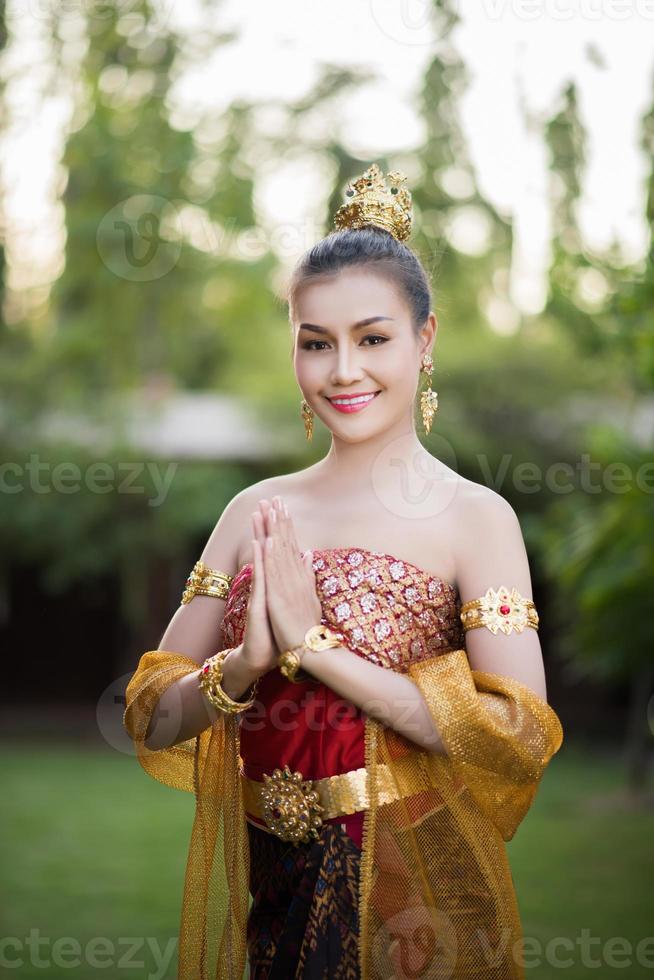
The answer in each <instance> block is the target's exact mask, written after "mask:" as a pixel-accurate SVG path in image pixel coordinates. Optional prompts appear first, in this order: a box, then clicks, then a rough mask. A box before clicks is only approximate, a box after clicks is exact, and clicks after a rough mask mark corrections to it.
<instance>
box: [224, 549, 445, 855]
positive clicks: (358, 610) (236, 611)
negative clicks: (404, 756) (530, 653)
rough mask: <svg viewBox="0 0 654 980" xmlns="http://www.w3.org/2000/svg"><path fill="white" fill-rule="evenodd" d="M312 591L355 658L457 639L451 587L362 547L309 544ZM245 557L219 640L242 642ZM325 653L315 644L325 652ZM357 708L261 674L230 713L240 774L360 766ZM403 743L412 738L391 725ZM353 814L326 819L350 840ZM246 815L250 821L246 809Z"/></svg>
mask: <svg viewBox="0 0 654 980" xmlns="http://www.w3.org/2000/svg"><path fill="white" fill-rule="evenodd" d="M313 568H314V571H315V574H316V592H317V595H318V597H319V599H320V603H321V607H322V616H323V621H324V622H325V623H326V624H327V625H328V626H330V627H331V628H332V629H335V630H338V632H339V633H341V634H342V635H343V636H344V646H346V647H347V648H348V649H349V650H351V651H352V652H353V653H355V654H357V656H360V657H363V658H364V659H366V660H369V661H370V662H372V663H374V664H377V665H379V666H380V667H384V668H387V669H391V670H395V671H399V672H404V671H406V670H407V669H408V667H409V665H410V664H412V663H415V662H417V661H420V660H424V659H428V658H431V657H434V656H438V655H439V654H440V653H446V652H447V651H449V650H453V649H458V648H461V647H463V646H464V634H463V627H462V625H461V622H460V619H459V610H460V606H461V603H460V599H459V595H458V592H457V590H456V588H455V587H454V586H453V585H450V584H449V583H448V582H445V581H443V580H442V579H439V578H437V577H435V576H433V575H431V574H430V573H429V572H426V571H424V570H423V569H421V568H419V567H418V566H417V565H413V564H411V563H410V562H407V561H404V560H402V559H399V558H395V557H394V556H393V555H389V554H386V553H384V552H380V551H368V550H366V549H363V548H357V547H351V548H330V549H324V550H318V549H314V550H313ZM251 575H252V564H251V563H250V562H248V563H247V564H246V565H244V566H243V567H242V568H241V569H240V570H239V572H238V573H237V574H236V575H235V577H234V580H233V581H232V584H231V588H230V592H229V596H228V598H227V605H226V608H225V616H224V619H223V636H224V645H225V646H237V645H238V644H239V643H241V642H242V640H243V635H244V631H245V621H246V611H247V604H248V598H249V594H250V584H251ZM328 655H329V651H328V650H327V651H325V656H328ZM364 730H365V714H364V712H362V711H361V709H360V708H358V707H357V706H356V705H354V704H353V703H352V702H350V701H348V700H347V699H345V698H343V697H342V696H341V695H340V694H337V693H336V692H335V691H333V690H332V689H331V688H329V687H327V685H325V684H323V683H322V682H321V681H318V680H313V679H312V680H309V681H305V682H303V683H291V682H290V681H289V680H287V679H286V678H285V677H284V675H283V674H282V673H281V671H279V670H277V669H275V670H271V671H268V673H266V674H264V675H263V676H262V677H261V679H260V681H259V687H258V692H257V698H256V700H255V703H254V704H253V706H252V707H251V708H250V709H248V710H247V711H244V712H242V713H241V716H240V754H241V759H242V765H243V772H244V773H245V775H246V776H248V777H249V778H251V779H257V780H262V779H263V774H264V773H271V772H272V771H273V769H275V768H276V767H283V766H284V765H285V764H287V765H288V766H289V768H290V769H292V770H295V771H297V770H300V771H301V772H302V773H303V776H304V778H305V779H319V778H322V777H325V776H333V775H337V774H338V773H342V772H348V771H349V770H351V769H359V768H361V767H363V766H364V765H365V757H364V749H365V742H364ZM393 735H394V738H395V739H396V740H397V741H398V742H399V743H400V744H401V743H402V742H405V743H406V748H407V750H409V749H410V748H415V745H414V744H413V743H411V742H409V741H408V740H406V739H404V737H403V736H402V735H400V734H398V733H393ZM362 817H363V814H362V813H358V814H353V815H352V816H351V817H349V818H343V817H340V818H334V819H338V820H339V822H341V823H345V824H346V825H347V830H348V832H349V833H351V835H352V836H353V838H354V839H355V840H357V841H358V842H359V844H360V837H361V825H362ZM248 819H249V820H251V821H252V822H254V823H258V822H259V821H257V819H256V818H255V817H253V816H252V815H248Z"/></svg>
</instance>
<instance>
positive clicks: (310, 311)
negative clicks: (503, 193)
mask: <svg viewBox="0 0 654 980" xmlns="http://www.w3.org/2000/svg"><path fill="white" fill-rule="evenodd" d="M388 179H389V181H390V187H387V186H386V183H385V180H384V178H383V175H382V174H381V171H380V170H379V168H378V167H377V166H376V165H373V166H372V167H371V168H370V169H369V170H368V171H366V173H365V174H363V175H362V176H361V177H360V178H358V179H357V180H356V181H354V182H353V184H352V185H351V187H350V188H349V190H348V196H349V197H350V201H349V202H348V203H346V204H345V205H344V206H343V207H341V208H340V209H339V211H338V212H337V214H336V217H335V224H336V231H334V232H333V233H332V234H331V235H328V236H327V237H326V238H325V239H323V240H322V241H321V242H318V243H317V245H316V246H314V248H313V249H311V250H310V251H309V252H308V253H307V255H305V256H304V257H303V258H302V259H301V261H300V262H299V263H298V266H297V267H296V269H295V271H294V274H293V276H292V279H291V283H290V289H289V313H290V320H291V324H292V327H293V340H294V347H293V351H294V365H295V372H296V376H297V380H298V384H299V387H300V389H301V391H302V394H303V396H304V399H303V403H302V416H303V418H304V422H305V426H306V434H307V437H308V438H310V437H311V434H312V425H313V419H314V414H315V415H318V416H319V417H320V418H321V420H322V421H323V422H324V423H325V424H326V425H327V426H328V427H329V429H330V430H331V434H332V442H331V447H330V450H329V452H328V454H327V455H326V456H325V458H324V459H322V460H320V461H319V462H318V463H316V464H315V465H313V466H310V467H308V468H307V469H305V470H302V471H300V472H298V473H291V474H287V475H285V476H280V477H277V478H274V479H269V480H264V481H262V482H261V483H259V484H257V485H256V486H253V487H250V488H248V489H247V490H244V491H242V492H241V493H240V494H238V495H237V497H235V498H234V500H232V502H231V503H230V504H229V506H228V507H227V508H226V509H225V511H224V513H223V514H222V516H221V518H220V520H219V521H218V524H217V525H216V528H215V530H214V531H213V533H212V535H211V537H210V538H209V541H208V542H207V545H206V547H205V549H204V552H203V554H202V557H201V560H200V562H198V563H197V564H196V566H195V568H194V570H193V573H192V574H191V576H190V577H189V580H188V582H187V589H186V592H185V593H184V596H183V599H182V604H181V606H180V608H179V609H178V610H177V612H176V613H175V615H174V616H173V619H172V621H171V623H170V625H169V627H168V629H167V630H166V632H165V634H164V636H163V638H162V641H161V644H160V647H159V649H158V650H155V651H148V652H147V653H145V654H144V655H143V656H142V658H141V660H140V661H139V664H138V667H137V670H136V672H135V674H134V676H133V677H132V679H131V681H130V684H129V686H128V689H127V707H126V711H125V725H126V727H127V729H128V731H129V733H130V735H131V736H132V738H133V739H134V741H135V744H136V747H137V752H138V757H139V760H140V762H141V764H142V765H143V767H144V768H145V769H146V771H147V772H149V773H150V774H151V775H152V776H154V777H155V778H157V779H160V780H162V781H163V782H166V783H167V784H168V785H171V786H176V787H179V788H182V789H186V790H191V791H194V792H195V795H196V816H195V822H194V826H193V833H192V837H191V844H190V850H189V858H188V865H187V872H186V882H185V890H184V901H183V909H182V918H181V928H180V950H179V973H178V976H179V977H180V978H184V980H186V978H188V980H191V978H192V980H198V978H204V977H212V978H213V977H221V978H238V980H240V978H241V976H242V975H243V970H244V969H245V968H246V966H247V968H249V976H251V977H252V978H256V980H264V978H266V980H271V978H291V977H298V978H299V977H302V978H323V977H325V978H327V977H328V978H330V980H332V978H354V977H362V978H371V980H387V978H390V977H398V978H404V977H409V976H411V977H417V976H420V977H423V978H425V977H426V978H444V977H454V978H457V980H460V978H466V980H467V978H473V977H474V978H478V977H484V978H485V980H492V978H498V980H499V978H502V980H507V978H514V977H523V976H524V971H523V967H522V958H521V948H520V947H521V928H520V918H519V912H518V907H517V902H516V897H515V893H514V889H513V881H512V877H511V872H510V868H509V865H508V862H507V856H506V849H505V846H504V842H505V841H507V840H510V839H511V838H512V837H513V835H514V833H515V831H516V829H517V827H518V825H519V823H520V821H521V820H522V818H523V817H524V815H525V813H526V812H527V810H528V808H529V806H530V805H531V802H532V800H533V798H534V795H535V793H536V790H537V787H538V783H539V781H540V778H541V776H542V774H543V772H544V769H545V767H546V765H547V763H548V762H549V759H550V758H551V756H552V755H553V754H554V753H555V752H557V751H558V749H559V748H560V746H561V743H562V738H563V732H562V729H561V725H560V722H559V719H558V717H557V715H556V714H555V712H554V711H553V710H552V708H551V707H550V706H549V705H548V703H547V700H546V687H545V678H544V669H543V661H542V655H541V650H540V645H539V642H538V634H537V627H538V616H537V614H536V610H535V608H534V605H533V602H532V600H531V599H530V598H529V597H530V595H531V582H530V575H529V567H528V562H527V557H526V553H525V547H524V542H523V539H522V534H521V531H520V525H519V523H518V520H517V518H516V516H515V513H514V512H513V510H512V508H511V507H510V506H509V505H508V504H507V503H506V502H505V501H504V500H503V498H502V497H500V496H499V495H498V494H496V493H494V492H493V491H491V490H489V489H487V488H486V487H483V486H480V485H477V484H475V483H472V482H470V481H468V480H464V479H462V478H460V477H459V476H458V474H457V473H456V472H455V471H453V470H452V469H450V468H449V467H447V466H446V465H445V464H444V463H443V462H441V461H440V460H438V459H436V458H435V457H433V456H431V455H429V454H428V453H426V452H425V450H424V449H423V447H422V445H421V443H420V441H419V439H418V436H417V434H416V431H415V426H414V419H413V415H414V411H413V405H414V396H415V392H416V387H417V384H416V378H417V377H418V375H419V371H420V370H421V369H422V370H424V371H425V372H427V373H428V374H429V373H431V366H432V365H431V358H430V351H431V349H432V346H433V343H434V339H435V335H436V330H437V321H436V317H435V315H434V313H433V312H431V310H430V306H431V295H430V290H429V284H428V281H427V277H426V275H425V272H424V269H423V267H422V265H421V263H420V261H419V259H418V258H417V257H416V255H415V254H414V253H413V252H412V251H411V250H410V249H409V247H408V246H406V245H405V244H404V242H405V240H406V238H407V237H408V235H409V232H410V227H411V202H410V195H409V193H408V191H407V190H406V188H404V187H402V186H401V185H402V183H403V181H404V180H405V178H404V177H403V176H402V175H401V174H398V173H396V172H395V173H391V174H389V175H388ZM353 398H354V399H356V401H355V402H352V399H353ZM420 408H421V414H422V420H423V424H424V427H425V429H426V431H429V428H430V425H431V420H432V416H433V414H434V411H435V410H436V408H437V399H436V393H435V392H433V391H431V389H429V390H427V391H426V392H423V394H422V397H421V402H420ZM416 474H418V476H419V477H420V481H419V482H416ZM425 477H426V478H425ZM216 599H218V600H219V601H216ZM218 631H220V632H218ZM217 637H218V639H216V638H217ZM216 647H218V653H215V650H216ZM172 651H183V653H180V652H172ZM248 893H249V894H248ZM250 897H251V905H250ZM246 961H247V962H246Z"/></svg>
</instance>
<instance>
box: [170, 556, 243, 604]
mask: <svg viewBox="0 0 654 980" xmlns="http://www.w3.org/2000/svg"><path fill="white" fill-rule="evenodd" d="M233 578H234V576H233V575H229V574H228V573H227V572H219V571H218V570H217V569H215V568H208V567H207V565H205V564H204V562H202V561H196V563H195V565H194V566H193V571H192V572H191V574H190V575H189V577H188V578H187V579H186V588H185V589H184V592H183V595H182V603H183V605H186V604H187V603H188V602H190V601H191V599H192V598H193V596H195V595H212V596H215V597H216V599H226V598H227V596H228V595H229V587H230V585H231V584H232V580H233Z"/></svg>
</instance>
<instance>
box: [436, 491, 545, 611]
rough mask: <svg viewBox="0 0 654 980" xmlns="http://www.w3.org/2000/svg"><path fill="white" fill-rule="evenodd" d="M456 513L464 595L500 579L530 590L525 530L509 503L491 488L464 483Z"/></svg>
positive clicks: (459, 571) (458, 563) (457, 540)
mask: <svg viewBox="0 0 654 980" xmlns="http://www.w3.org/2000/svg"><path fill="white" fill-rule="evenodd" d="M456 510H457V513H456V518H457V519H456V524H457V532H458V533H457V535H456V542H455V552H456V567H457V580H458V581H459V583H460V584H461V586H462V594H463V592H465V591H470V590H471V591H472V593H474V594H477V591H479V589H480V588H481V589H482V591H485V589H486V588H487V587H488V584H494V580H495V578H498V577H499V578H498V581H499V580H502V581H503V580H504V579H506V580H507V584H511V585H516V586H519V587H520V588H521V590H529V589H530V588H531V581H530V574H529V564H528V559H527V553H526V548H525V543H524V538H523V535H522V528H521V526H520V521H519V519H518V515H517V514H516V512H515V510H514V509H513V507H512V506H511V504H510V503H509V502H508V500H506V499H505V498H504V497H502V496H501V495H500V494H499V493H496V491H495V490H492V489H491V488H490V487H486V486H483V485H481V484H478V483H473V482H472V481H464V485H462V488H461V493H460V494H459V495H458V500H457V504H456ZM491 579H493V581H492V582H491V581H490V580H491ZM509 580H510V582H509ZM482 587H483V588H482ZM525 594H530V593H529V592H527V593H525Z"/></svg>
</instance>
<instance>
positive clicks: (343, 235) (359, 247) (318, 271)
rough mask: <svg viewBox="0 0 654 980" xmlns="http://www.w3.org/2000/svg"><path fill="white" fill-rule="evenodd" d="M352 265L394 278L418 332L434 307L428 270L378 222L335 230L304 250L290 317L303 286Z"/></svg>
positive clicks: (293, 282) (290, 295)
mask: <svg viewBox="0 0 654 980" xmlns="http://www.w3.org/2000/svg"><path fill="white" fill-rule="evenodd" d="M353 266H371V267H372V270H373V271H375V272H379V274H380V275H382V276H383V277H384V278H390V279H392V280H393V281H394V282H395V284H396V285H397V287H398V289H399V291H400V293H401V294H402V296H403V297H404V299H405V300H406V302H407V304H408V306H409V309H410V311H411V320H412V324H413V329H414V330H415V332H416V334H417V333H418V332H419V331H420V329H421V328H422V326H423V325H424V323H425V320H426V319H427V317H428V316H429V313H430V310H431V302H432V297H431V288H430V285H429V279H428V277H427V273H426V271H425V269H424V266H423V264H422V262H421V261H420V259H419V258H418V256H417V255H416V253H415V252H413V251H412V249H410V248H409V246H408V245H405V244H404V242H400V241H398V239H397V238H395V236H394V235H392V234H391V233H390V232H389V231H386V230H385V229H384V228H380V227H379V226H378V225H363V227H361V228H344V229H342V230H340V231H333V232H331V233H330V234H329V235H327V236H326V237H325V238H322V239H321V240H320V241H319V242H316V244H315V245H313V246H312V247H311V248H310V249H308V251H307V252H305V253H304V255H303V256H302V257H301V258H300V259H299V261H298V263H297V264H296V266H295V268H294V269H293V272H292V273H291V278H290V280H289V284H288V290H287V299H288V305H289V317H290V318H291V319H292V318H293V309H294V306H295V302H296V298H297V294H298V292H299V290H300V288H301V287H302V286H304V285H306V284H307V283H309V282H314V281H316V280H320V279H328V278H329V277H330V276H336V275H337V274H338V273H339V272H340V271H341V270H342V269H346V268H352V267H353Z"/></svg>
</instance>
